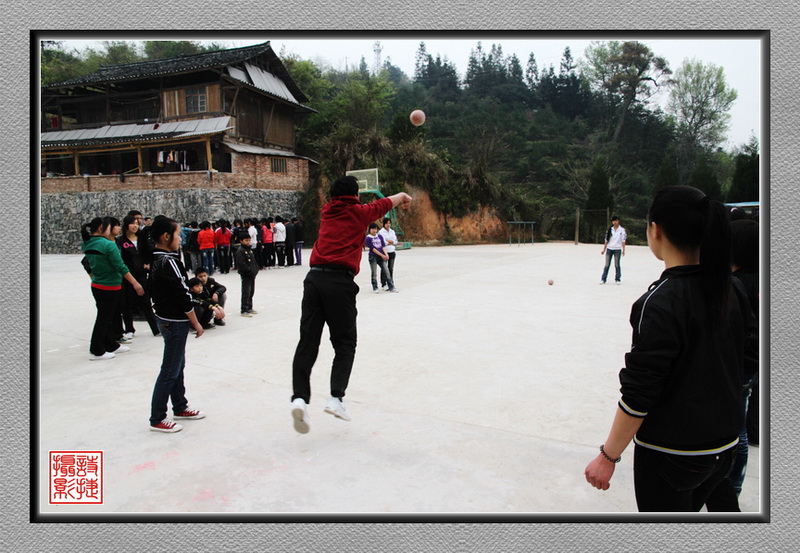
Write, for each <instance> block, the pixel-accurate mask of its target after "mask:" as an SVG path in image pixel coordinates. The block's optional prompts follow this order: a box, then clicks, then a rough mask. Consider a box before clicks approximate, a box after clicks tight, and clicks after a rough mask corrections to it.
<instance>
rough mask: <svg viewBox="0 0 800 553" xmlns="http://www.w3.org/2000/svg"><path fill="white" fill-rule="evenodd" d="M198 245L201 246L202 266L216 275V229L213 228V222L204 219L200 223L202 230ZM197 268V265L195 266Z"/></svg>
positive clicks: (209, 272)
mask: <svg viewBox="0 0 800 553" xmlns="http://www.w3.org/2000/svg"><path fill="white" fill-rule="evenodd" d="M197 245H198V247H199V248H200V258H201V259H202V265H201V266H202V267H205V269H206V271H208V274H209V275H211V276H213V275H214V251H215V250H216V248H215V247H214V231H213V230H211V223H210V222H209V221H203V222H202V223H200V232H199V233H198V234H197ZM195 268H196V267H195Z"/></svg>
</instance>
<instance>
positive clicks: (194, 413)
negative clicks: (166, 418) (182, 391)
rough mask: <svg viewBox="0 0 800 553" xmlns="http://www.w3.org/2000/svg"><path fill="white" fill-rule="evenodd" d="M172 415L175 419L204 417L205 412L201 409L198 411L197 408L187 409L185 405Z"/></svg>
mask: <svg viewBox="0 0 800 553" xmlns="http://www.w3.org/2000/svg"><path fill="white" fill-rule="evenodd" d="M172 416H173V417H174V418H176V419H204V418H205V416H206V414H205V413H203V412H202V411H198V410H197V409H189V408H188V407H187V408H186V409H184V410H183V411H181V412H180V413H176V414H174V415H172Z"/></svg>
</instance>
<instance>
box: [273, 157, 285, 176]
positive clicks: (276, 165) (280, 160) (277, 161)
mask: <svg viewBox="0 0 800 553" xmlns="http://www.w3.org/2000/svg"><path fill="white" fill-rule="evenodd" d="M270 159H271V160H272V172H273V173H286V158H285V157H273V158H270Z"/></svg>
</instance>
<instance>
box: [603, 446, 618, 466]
mask: <svg viewBox="0 0 800 553" xmlns="http://www.w3.org/2000/svg"><path fill="white" fill-rule="evenodd" d="M600 453H602V454H603V457H605V458H606V459H608V460H609V461H610V462H612V463H619V462H620V461H622V455H620V456H619V457H617V458H616V459H612V458H611V457H609V456H608V453H606V451H605V449H603V445H602V444H601V445H600Z"/></svg>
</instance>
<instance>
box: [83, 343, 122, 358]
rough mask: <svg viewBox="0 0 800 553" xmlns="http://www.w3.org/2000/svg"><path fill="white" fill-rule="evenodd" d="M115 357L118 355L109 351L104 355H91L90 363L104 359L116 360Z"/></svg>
mask: <svg viewBox="0 0 800 553" xmlns="http://www.w3.org/2000/svg"><path fill="white" fill-rule="evenodd" d="M120 347H122V346H120ZM114 357H116V355H114V354H113V353H111V352H110V351H107V352H105V353H104V354H103V355H90V356H89V361H102V360H103V359H114Z"/></svg>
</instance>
